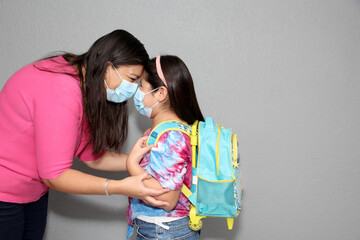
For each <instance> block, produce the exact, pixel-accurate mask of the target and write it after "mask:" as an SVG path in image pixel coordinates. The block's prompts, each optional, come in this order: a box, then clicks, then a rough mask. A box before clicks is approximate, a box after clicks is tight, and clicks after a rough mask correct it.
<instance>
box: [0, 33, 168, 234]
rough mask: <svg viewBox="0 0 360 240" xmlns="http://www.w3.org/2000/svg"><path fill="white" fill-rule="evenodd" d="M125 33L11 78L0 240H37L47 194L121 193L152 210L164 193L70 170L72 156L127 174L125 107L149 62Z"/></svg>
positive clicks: (137, 182)
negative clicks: (82, 52)
mask: <svg viewBox="0 0 360 240" xmlns="http://www.w3.org/2000/svg"><path fill="white" fill-rule="evenodd" d="M148 58H149V57H148V54H147V52H146V50H145V48H144V46H143V44H142V43H141V42H140V41H139V40H138V39H136V38H135V37H134V36H133V35H131V34H130V33H128V32H126V31H124V30H116V31H113V32H111V33H109V34H107V35H105V36H103V37H101V38H100V39H98V40H97V41H96V42H95V43H94V44H93V45H92V46H91V48H90V49H89V51H87V52H86V53H84V54H81V55H75V54H69V53H66V54H63V55H60V56H56V57H51V58H47V59H44V60H41V61H38V62H35V63H33V64H30V65H28V66H25V67H24V68H22V69H20V70H19V71H17V72H16V73H15V74H14V75H13V76H11V77H10V79H9V80H8V81H7V83H6V84H5V86H4V88H3V89H2V91H1V92H0V110H1V111H0V239H12V240H17V239H42V236H43V233H44V230H45V225H46V215H47V199H48V190H49V188H52V189H55V190H58V191H62V192H66V193H74V194H98V195H105V194H106V195H111V194H122V195H128V196H130V197H135V198H140V199H143V200H145V201H147V202H148V203H150V204H152V205H154V206H164V205H167V203H166V202H163V201H158V200H156V199H155V198H154V196H158V195H161V194H163V193H164V192H167V191H168V190H164V189H162V190H155V189H149V188H146V187H145V186H144V185H143V180H144V179H147V178H148V177H149V176H148V175H146V174H142V175H141V176H136V177H128V178H125V179H123V180H108V179H104V178H100V177H96V176H92V175H89V174H85V173H82V172H80V171H77V170H74V169H71V165H72V162H73V159H74V157H76V156H78V157H79V159H80V160H81V161H83V162H84V163H85V164H86V165H87V166H89V167H92V168H94V169H99V170H111V171H125V170H126V159H127V155H126V154H120V153H116V152H114V151H108V150H106V149H112V150H118V149H119V148H120V147H121V145H122V144H123V143H124V141H125V138H126V135H127V120H128V112H127V106H126V101H127V100H128V99H129V98H130V97H131V96H132V95H133V94H134V93H135V91H136V89H137V80H138V78H139V77H140V76H141V74H142V72H143V64H144V62H146V61H147V60H148Z"/></svg>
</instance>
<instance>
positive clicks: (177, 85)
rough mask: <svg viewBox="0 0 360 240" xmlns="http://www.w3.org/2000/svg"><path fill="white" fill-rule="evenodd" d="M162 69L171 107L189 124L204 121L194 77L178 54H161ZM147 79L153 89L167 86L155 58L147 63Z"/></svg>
mask: <svg viewBox="0 0 360 240" xmlns="http://www.w3.org/2000/svg"><path fill="white" fill-rule="evenodd" d="M160 64H161V69H162V71H163V73H164V77H165V79H166V82H167V90H168V95H169V100H170V107H171V108H172V109H173V110H174V112H175V113H176V114H177V115H178V116H179V117H180V118H181V119H183V120H184V121H186V122H187V123H188V124H193V123H194V122H195V120H199V121H204V117H203V115H202V113H201V110H200V107H199V104H198V101H197V98H196V94H195V89H194V83H193V79H192V77H191V74H190V72H189V69H188V68H187V67H186V65H185V63H184V62H183V61H182V60H181V59H180V58H179V57H177V56H171V55H166V56H161V57H160ZM145 70H146V72H147V73H148V79H147V81H148V82H149V83H150V85H151V87H152V89H155V88H158V87H161V86H165V84H164V83H163V81H162V80H161V79H160V78H159V75H158V74H157V71H156V63H155V58H153V59H151V60H150V61H149V62H148V64H146V65H145Z"/></svg>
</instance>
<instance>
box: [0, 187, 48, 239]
mask: <svg viewBox="0 0 360 240" xmlns="http://www.w3.org/2000/svg"><path fill="white" fill-rule="evenodd" d="M48 196H49V193H46V194H45V195H44V196H42V197H41V198H40V199H39V200H38V201H36V202H31V203H24V204H22V203H9V202H1V201H0V240H41V239H42V238H43V235H44V232H45V226H46V216H47V207H48Z"/></svg>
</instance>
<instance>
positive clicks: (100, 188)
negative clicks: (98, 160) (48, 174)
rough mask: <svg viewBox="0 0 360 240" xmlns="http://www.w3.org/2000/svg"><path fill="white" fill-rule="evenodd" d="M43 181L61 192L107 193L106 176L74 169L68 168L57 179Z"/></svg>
mask: <svg viewBox="0 0 360 240" xmlns="http://www.w3.org/2000/svg"><path fill="white" fill-rule="evenodd" d="M112 181H115V180H112ZM43 182H44V183H45V184H46V185H47V186H48V187H50V188H51V189H54V190H57V191H61V192H66V193H72V194H94V195H105V182H106V179H105V178H101V177H97V176H93V175H90V174H86V173H83V172H80V171H77V170H74V169H69V170H66V171H65V172H63V173H62V174H61V175H60V176H58V177H57V178H55V179H43Z"/></svg>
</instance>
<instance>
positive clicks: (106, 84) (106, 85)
mask: <svg viewBox="0 0 360 240" xmlns="http://www.w3.org/2000/svg"><path fill="white" fill-rule="evenodd" d="M104 83H105V86H106V88H109V86H108V85H107V83H106V80H105V79H104ZM109 89H110V88H109Z"/></svg>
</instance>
